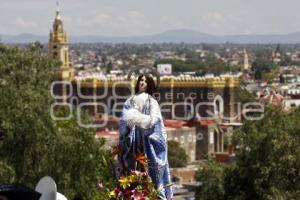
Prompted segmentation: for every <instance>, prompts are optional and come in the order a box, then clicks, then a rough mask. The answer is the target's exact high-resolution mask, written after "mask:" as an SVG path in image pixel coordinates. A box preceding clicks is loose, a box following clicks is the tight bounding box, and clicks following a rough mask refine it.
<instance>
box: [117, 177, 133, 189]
mask: <svg viewBox="0 0 300 200" xmlns="http://www.w3.org/2000/svg"><path fill="white" fill-rule="evenodd" d="M119 182H120V185H121V187H123V188H126V187H127V186H128V187H130V183H131V182H132V180H131V178H130V177H124V178H121V179H120V180H119Z"/></svg>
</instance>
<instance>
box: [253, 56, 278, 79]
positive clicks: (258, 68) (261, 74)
mask: <svg viewBox="0 0 300 200" xmlns="http://www.w3.org/2000/svg"><path fill="white" fill-rule="evenodd" d="M275 67H276V66H275V65H274V64H273V62H272V61H271V60H268V59H265V58H257V59H256V60H255V61H254V62H253V63H252V69H253V70H254V78H255V79H256V80H262V79H263V78H268V81H272V80H273V79H272V78H274V77H273V76H268V75H266V74H267V73H271V74H273V71H272V70H274V69H275Z"/></svg>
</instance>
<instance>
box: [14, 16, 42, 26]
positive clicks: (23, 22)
mask: <svg viewBox="0 0 300 200" xmlns="http://www.w3.org/2000/svg"><path fill="white" fill-rule="evenodd" d="M14 24H15V25H17V26H20V27H21V28H36V27H37V26H38V25H37V24H36V23H35V22H32V21H26V20H24V19H23V18H21V17H19V18H17V19H16V20H15V21H14Z"/></svg>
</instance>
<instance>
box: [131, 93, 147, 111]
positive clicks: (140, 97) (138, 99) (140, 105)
mask: <svg viewBox="0 0 300 200" xmlns="http://www.w3.org/2000/svg"><path fill="white" fill-rule="evenodd" d="M148 98H149V94H147V93H145V92H142V93H140V94H137V95H134V96H133V102H134V107H135V108H136V109H137V110H138V111H140V112H143V109H144V106H145V105H146V103H147V100H148Z"/></svg>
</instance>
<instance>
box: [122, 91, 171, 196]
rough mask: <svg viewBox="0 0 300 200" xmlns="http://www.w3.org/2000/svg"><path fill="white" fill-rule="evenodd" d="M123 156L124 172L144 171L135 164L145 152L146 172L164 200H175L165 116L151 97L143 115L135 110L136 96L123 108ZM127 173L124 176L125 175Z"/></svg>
mask: <svg viewBox="0 0 300 200" xmlns="http://www.w3.org/2000/svg"><path fill="white" fill-rule="evenodd" d="M119 132H120V138H119V139H120V140H119V141H120V145H121V147H122V154H121V155H120V156H119V159H118V162H119V165H123V166H124V169H123V170H124V171H125V173H126V172H127V173H128V172H130V171H133V170H141V168H140V167H139V165H138V163H137V162H136V161H135V156H136V154H137V152H141V151H142V152H143V153H145V155H146V157H147V170H148V174H149V176H150V177H151V178H152V181H153V182H154V184H155V186H156V187H157V189H158V190H159V192H160V198H161V199H167V200H169V199H172V198H173V193H172V189H171V186H170V183H171V181H170V170H169V163H168V157H167V152H168V150H167V140H166V132H165V127H164V124H163V119H162V115H161V112H160V108H159V105H158V103H157V101H156V100H155V99H154V98H153V97H152V96H150V95H149V98H148V100H147V103H146V105H145V106H144V108H143V112H139V111H138V110H137V109H135V108H134V105H133V97H131V98H129V99H128V100H127V101H126V102H125V104H124V108H123V112H122V115H121V117H120V124H119ZM124 171H123V172H122V169H121V172H120V173H121V174H124Z"/></svg>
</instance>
